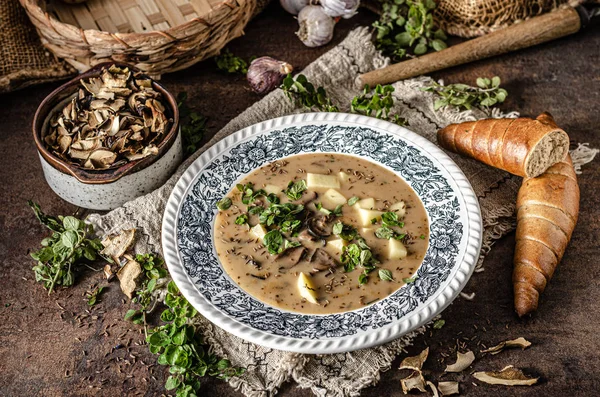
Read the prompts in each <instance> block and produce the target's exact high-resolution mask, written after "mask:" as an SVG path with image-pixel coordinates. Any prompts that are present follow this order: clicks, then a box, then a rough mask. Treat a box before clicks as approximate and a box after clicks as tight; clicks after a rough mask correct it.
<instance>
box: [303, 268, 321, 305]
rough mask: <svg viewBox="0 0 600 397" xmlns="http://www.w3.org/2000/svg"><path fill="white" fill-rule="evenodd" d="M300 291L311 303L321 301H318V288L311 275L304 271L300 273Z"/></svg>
mask: <svg viewBox="0 0 600 397" xmlns="http://www.w3.org/2000/svg"><path fill="white" fill-rule="evenodd" d="M298 291H299V292H300V296H301V297H303V298H304V299H306V300H307V301H309V302H310V303H315V304H317V303H319V302H317V289H316V288H315V285H314V284H313V282H312V279H311V277H310V276H307V275H306V274H304V273H302V272H300V274H299V275H298Z"/></svg>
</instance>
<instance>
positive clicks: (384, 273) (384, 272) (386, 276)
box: [379, 269, 394, 281]
mask: <svg viewBox="0 0 600 397" xmlns="http://www.w3.org/2000/svg"><path fill="white" fill-rule="evenodd" d="M379 278H380V279H381V280H384V281H394V277H393V276H392V272H390V271H389V270H388V269H379Z"/></svg>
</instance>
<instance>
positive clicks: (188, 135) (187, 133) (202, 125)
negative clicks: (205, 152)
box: [177, 92, 206, 157]
mask: <svg viewBox="0 0 600 397" xmlns="http://www.w3.org/2000/svg"><path fill="white" fill-rule="evenodd" d="M177 107H178V108H179V120H180V125H181V138H182V141H183V148H184V152H185V157H189V156H190V155H192V154H194V153H195V152H196V150H198V149H199V147H200V144H201V143H202V138H203V137H204V131H205V130H206V117H204V116H203V115H201V114H200V113H197V112H195V111H192V110H191V109H190V108H189V107H188V105H187V93H186V92H180V93H179V94H178V95H177Z"/></svg>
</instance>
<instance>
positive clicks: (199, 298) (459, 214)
mask: <svg viewBox="0 0 600 397" xmlns="http://www.w3.org/2000/svg"><path fill="white" fill-rule="evenodd" d="M312 152H336V153H344V154H349V155H354V156H359V157H361V158H365V159H368V160H370V161H373V162H375V163H377V164H379V165H381V166H384V167H386V168H388V169H390V170H392V171H393V172H395V173H397V174H398V175H400V176H401V177H402V178H404V179H405V180H406V181H407V182H408V183H409V185H410V186H411V187H412V188H413V189H414V190H415V192H417V194H418V195H419V197H420V198H421V200H422V202H423V204H424V206H425V209H426V211H427V214H428V217H429V223H430V239H429V248H428V251H427V253H426V255H425V258H424V260H423V263H422V265H421V266H420V267H419V269H418V270H417V273H416V279H415V281H414V282H412V283H409V284H406V285H404V286H403V287H401V288H400V289H399V290H397V291H396V292H394V293H393V294H392V295H390V296H388V297H386V298H385V299H383V300H381V301H378V302H375V303H373V304H371V305H369V306H366V307H364V308H361V309H357V310H353V311H349V312H345V313H338V314H330V315H307V314H299V313H293V312H288V311H285V310H281V309H278V308H275V307H272V306H270V305H268V304H265V303H262V302H261V301H259V300H257V299H256V298H254V297H252V296H250V295H248V294H247V293H246V292H245V291H243V290H242V289H240V288H239V287H238V286H237V285H236V284H235V283H234V282H233V281H232V280H231V279H230V277H229V276H228V275H227V274H226V272H225V271H224V270H223V268H222V266H221V265H220V263H219V260H218V257H217V255H216V252H215V250H214V247H213V244H212V239H213V224H214V217H215V215H216V211H217V210H216V207H215V203H216V202H217V201H218V200H220V199H221V198H222V197H223V196H224V195H225V194H226V193H227V192H228V191H229V190H230V189H231V187H232V186H234V185H235V183H236V182H237V181H239V180H240V179H242V178H243V177H244V176H245V175H246V174H248V173H249V172H251V171H253V170H254V169H256V168H258V167H260V166H262V165H264V164H267V163H270V162H272V161H275V160H278V159H281V158H284V157H287V156H291V155H295V154H300V153H312ZM432 152H433V153H432ZM449 168H450V169H449ZM480 244H481V217H480V214H479V207H478V204H477V200H476V198H475V196H474V193H473V191H472V189H471V187H470V185H469V184H468V182H467V181H466V179H465V177H464V175H462V173H461V172H460V170H458V168H457V167H456V165H455V164H454V163H453V162H452V161H451V160H450V159H449V158H448V157H447V156H446V155H445V154H444V153H443V152H442V151H441V150H440V149H439V148H437V147H436V146H435V145H433V144H431V143H430V142H429V141H427V140H425V139H424V138H422V137H419V136H417V135H416V134H414V133H412V132H410V131H408V130H406V129H405V128H402V127H398V126H396V125H393V124H391V123H387V122H384V121H381V120H376V119H372V118H368V117H363V116H357V115H345V114H339V113H338V114H326V113H325V114H323V113H311V114H305V115H296V116H288V117H285V118H280V119H275V120H270V121H267V122H265V123H262V124H259V125H255V126H252V127H248V128H247V129H245V130H242V131H239V132H237V133H235V134H233V135H231V136H229V137H228V138H226V139H225V140H223V141H221V142H219V143H218V144H216V145H215V146H214V147H213V148H211V149H210V150H209V151H207V152H206V153H204V154H203V155H202V156H201V157H200V158H199V159H198V160H196V163H194V165H192V166H191V167H190V169H189V170H188V171H186V175H184V176H183V177H182V179H181V180H180V182H179V183H178V185H177V187H176V189H175V191H174V192H173V194H172V196H171V198H170V200H169V203H168V204H167V211H166V212H165V217H164V222H163V248H164V250H165V257H166V259H167V264H168V265H169V270H170V271H171V273H172V275H173V277H174V279H175V281H176V282H177V284H178V285H179V286H180V288H181V289H182V291H183V293H184V295H185V296H186V297H187V298H188V299H190V301H191V303H192V304H193V305H194V306H196V308H197V309H198V310H199V311H200V312H201V313H203V314H204V315H205V316H206V317H207V318H208V319H209V320H212V321H214V322H215V323H217V325H219V326H222V327H223V328H225V329H226V330H229V331H230V332H233V333H234V334H237V335H238V336H241V337H243V338H246V339H249V340H251V341H253V342H257V343H261V344H263V345H267V346H271V347H276V348H279V349H286V350H294V351H302V352H312V353H323V352H327V353H329V352H335V351H345V350H354V349H357V348H362V347H367V346H371V345H374V344H378V343H383V342H385V341H386V340H390V339H393V337H398V336H400V335H401V334H402V333H406V332H408V331H409V330H411V329H414V328H416V327H417V326H418V325H421V324H422V323H424V322H425V321H427V320H428V319H431V318H433V317H434V316H435V315H436V314H437V313H439V312H440V311H441V310H442V309H443V307H445V306H446V305H447V304H449V303H450V302H451V300H452V299H453V298H454V297H455V296H456V295H457V294H458V293H459V292H460V289H461V288H462V286H464V284H465V283H466V281H467V280H468V277H469V276H470V274H471V272H472V270H473V268H474V266H475V261H476V258H477V256H478V254H479V247H480ZM397 331H400V334H398V332H397Z"/></svg>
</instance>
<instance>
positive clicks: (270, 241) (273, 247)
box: [263, 229, 284, 255]
mask: <svg viewBox="0 0 600 397" xmlns="http://www.w3.org/2000/svg"><path fill="white" fill-rule="evenodd" d="M283 240H284V238H283V235H282V234H281V232H280V231H279V230H277V229H274V230H271V231H270V232H268V233H267V234H265V237H263V244H264V245H265V247H267V250H268V251H269V253H270V254H271V255H277V254H280V253H282V252H283Z"/></svg>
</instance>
